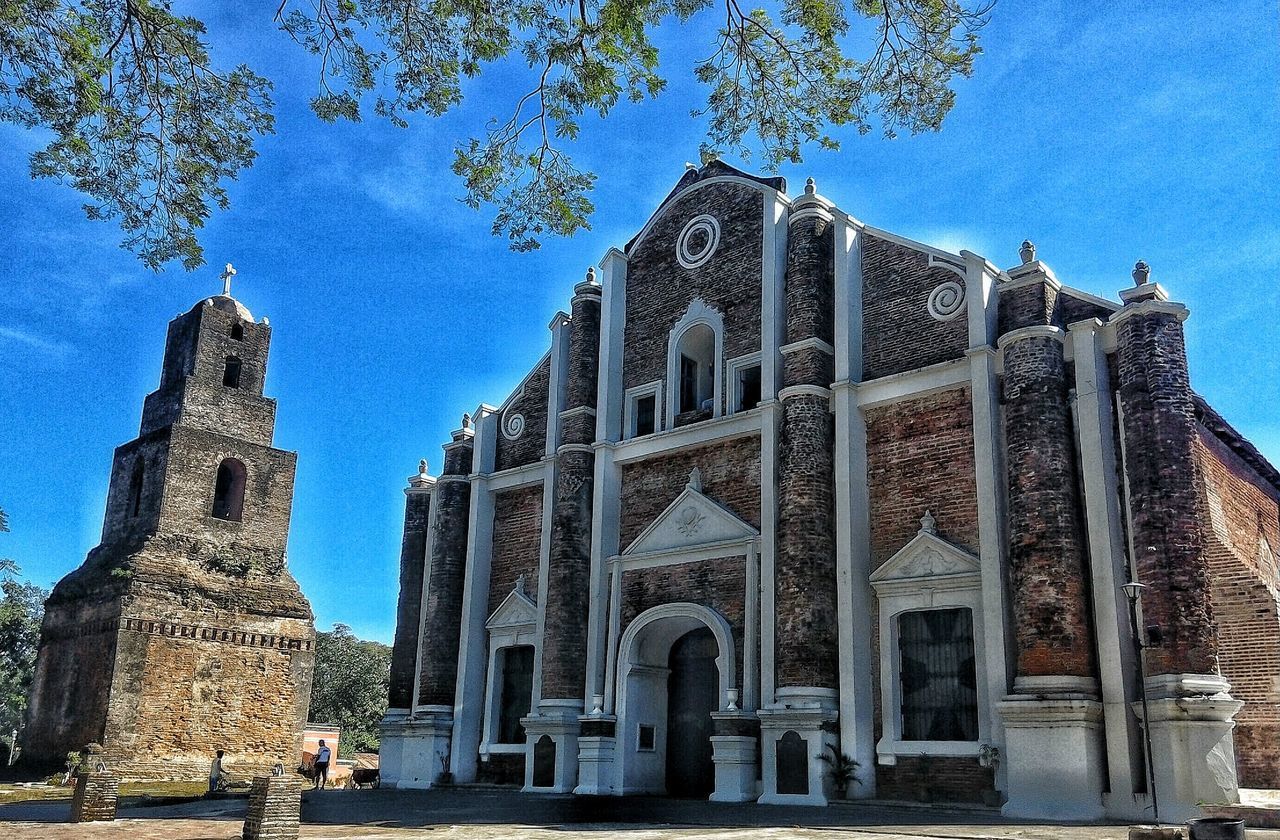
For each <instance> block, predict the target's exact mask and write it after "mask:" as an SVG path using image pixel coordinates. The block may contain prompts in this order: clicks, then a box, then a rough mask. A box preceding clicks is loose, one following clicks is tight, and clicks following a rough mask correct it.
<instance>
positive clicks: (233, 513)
mask: <svg viewBox="0 0 1280 840" xmlns="http://www.w3.org/2000/svg"><path fill="white" fill-rule="evenodd" d="M244 483H245V469H244V464H243V463H241V462H240V461H238V460H236V459H235V458H226V459H224V460H223V462H222V463H221V464H219V465H218V477H217V479H216V480H215V481H214V483H213V516H214V517H215V518H217V519H226V520H229V521H231V522H239V521H240V517H241V516H242V515H243V514H244Z"/></svg>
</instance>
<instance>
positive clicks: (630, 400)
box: [622, 379, 666, 440]
mask: <svg viewBox="0 0 1280 840" xmlns="http://www.w3.org/2000/svg"><path fill="white" fill-rule="evenodd" d="M648 396H652V397H653V432H652V433H651V434H656V433H658V432H660V431H662V429H663V425H662V418H663V417H665V416H666V414H665V412H664V410H663V405H662V380H661V379H655V380H653V381H652V382H646V383H645V384H644V385H636V386H635V387H634V388H628V389H627V390H626V391H625V392H624V397H623V398H624V400H625V401H626V407H625V409H624V411H623V420H622V438H623V439H624V440H630V439H632V438H634V437H636V419H637V418H636V403H637V402H638V401H639V400H640V399H641V398H642V397H648Z"/></svg>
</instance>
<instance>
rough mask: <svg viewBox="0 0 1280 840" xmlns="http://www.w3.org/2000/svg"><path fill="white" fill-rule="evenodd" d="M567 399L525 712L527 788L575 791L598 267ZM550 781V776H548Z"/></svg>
mask: <svg viewBox="0 0 1280 840" xmlns="http://www.w3.org/2000/svg"><path fill="white" fill-rule="evenodd" d="M573 292H574V294H573V301H572V307H571V314H570V327H569V352H568V356H567V365H566V370H565V403H564V409H563V410H562V411H561V412H560V417H559V423H560V445H559V447H558V448H557V449H556V456H555V457H556V462H557V467H558V469H557V470H556V485H555V497H554V505H553V509H552V511H551V517H552V519H551V545H550V551H549V556H548V559H547V572H548V573H547V591H546V595H545V597H546V626H547V627H548V628H553V629H552V630H551V632H549V633H547V634H545V635H544V636H543V640H542V644H543V652H542V673H541V675H540V678H541V686H542V691H541V694H540V699H539V701H538V709H537V712H536V713H535V714H532V715H530V716H529V717H528V718H525V731H526V732H527V734H528V738H529V740H528V743H529V744H530V759H529V760H526V762H525V767H526V770H525V779H526V788H527V789H534V788H536V789H539V790H546V789H548V787H549V788H550V789H551V790H555V791H557V792H569V791H572V790H573V789H574V788H575V786H576V785H577V775H578V773H577V765H578V727H579V724H578V717H579V716H580V715H581V714H582V713H583V712H584V711H585V710H584V708H583V706H584V704H583V694H584V692H585V691H586V679H587V628H588V614H589V607H590V604H589V601H590V595H589V593H590V592H591V524H592V496H593V483H594V474H595V454H594V450H593V449H592V447H591V444H592V442H593V441H594V440H595V431H596V393H597V385H598V374H599V364H600V284H599V283H597V282H596V279H595V269H591V270H590V271H588V273H587V279H586V280H584V281H583V282H581V283H579V284H578V285H577V286H575V287H574V289H573ZM543 736H549V737H550V738H551V739H552V741H553V742H554V744H555V772H554V782H553V784H552V785H550V786H547V785H545V784H535V781H536V780H535V773H534V769H535V768H534V765H535V763H536V762H535V758H536V756H535V754H534V750H535V745H537V744H538V742H539V741H540V739H541V738H542V737H543ZM541 781H545V779H541Z"/></svg>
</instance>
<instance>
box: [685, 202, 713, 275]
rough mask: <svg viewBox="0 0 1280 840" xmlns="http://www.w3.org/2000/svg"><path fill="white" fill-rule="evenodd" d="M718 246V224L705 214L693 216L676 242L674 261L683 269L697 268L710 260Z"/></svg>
mask: <svg viewBox="0 0 1280 840" xmlns="http://www.w3.org/2000/svg"><path fill="white" fill-rule="evenodd" d="M719 244H720V223H719V222H717V221H716V220H715V217H714V216H708V215H706V214H705V213H704V214H703V215H701V216H694V217H693V218H692V219H690V220H689V223H688V224H686V225H685V226H684V230H682V231H680V238H679V239H678V240H676V259H677V260H679V261H680V265H682V266H684V267H685V268H697V267H698V266H700V265H702V264H703V263H705V262H706V261H707V260H709V259H711V255H712V254H714V253H715V252H716V246H717V245H719Z"/></svg>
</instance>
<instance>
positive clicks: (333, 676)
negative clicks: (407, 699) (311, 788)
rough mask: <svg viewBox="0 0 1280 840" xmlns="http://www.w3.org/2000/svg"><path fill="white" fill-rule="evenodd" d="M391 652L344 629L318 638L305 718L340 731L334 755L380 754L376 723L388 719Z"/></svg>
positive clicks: (340, 626) (320, 635)
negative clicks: (334, 725)
mask: <svg viewBox="0 0 1280 840" xmlns="http://www.w3.org/2000/svg"><path fill="white" fill-rule="evenodd" d="M390 679H391V648H389V647H387V646H386V645H384V644H380V643H379V642H368V641H362V640H361V639H358V638H356V636H355V635H354V634H353V633H352V632H351V628H350V627H348V626H347V625H345V624H335V625H333V630H332V631H331V632H329V633H319V634H317V635H316V667H315V676H314V677H313V678H312V681H311V708H310V710H309V713H308V717H309V719H310V720H311V721H314V722H315V723H332V724H337V725H338V726H340V727H341V728H342V734H341V736H340V738H339V740H338V754H339V755H340V756H342V757H344V758H345V757H348V756H350V755H351V754H352V753H357V752H377V751H378V721H380V720H382V717H383V715H385V714H386V713H387V689H388V684H389V682H390Z"/></svg>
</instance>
